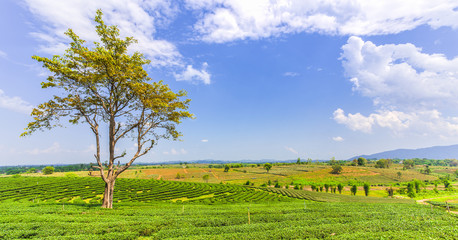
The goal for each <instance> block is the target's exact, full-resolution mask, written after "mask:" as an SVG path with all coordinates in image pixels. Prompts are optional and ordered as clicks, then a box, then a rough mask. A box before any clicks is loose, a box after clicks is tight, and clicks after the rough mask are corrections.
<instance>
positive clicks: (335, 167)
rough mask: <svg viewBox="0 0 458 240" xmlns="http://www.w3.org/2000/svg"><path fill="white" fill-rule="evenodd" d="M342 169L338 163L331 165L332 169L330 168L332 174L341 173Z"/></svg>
mask: <svg viewBox="0 0 458 240" xmlns="http://www.w3.org/2000/svg"><path fill="white" fill-rule="evenodd" d="M342 171H343V168H342V166H340V165H338V164H335V165H332V170H331V173H332V174H340V173H342Z"/></svg>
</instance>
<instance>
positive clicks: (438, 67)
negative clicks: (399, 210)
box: [0, 0, 458, 166]
mask: <svg viewBox="0 0 458 240" xmlns="http://www.w3.org/2000/svg"><path fill="white" fill-rule="evenodd" d="M97 9H101V10H102V11H103V13H104V21H105V22H106V23H107V24H109V25H117V26H118V27H119V29H120V33H121V36H123V37H126V36H133V37H134V38H136V39H137V40H138V43H137V44H135V45H132V46H131V48H130V49H129V50H130V51H131V52H134V51H139V52H141V53H143V54H144V55H145V57H146V58H148V59H150V60H151V64H149V65H148V66H144V67H145V69H146V70H147V72H148V74H149V76H150V77H151V78H153V79H154V80H155V81H158V80H163V81H164V82H165V83H166V84H168V85H169V86H170V87H171V88H172V89H173V90H174V91H178V90H180V89H183V90H186V91H187V92H188V98H190V99H191V100H192V101H191V103H190V108H189V111H190V112H191V113H193V114H194V115H195V116H196V118H195V119H189V120H185V121H183V123H182V124H180V125H179V127H178V128H179V130H180V131H181V133H182V134H183V137H181V139H180V141H168V140H162V141H160V142H159V143H158V144H157V145H156V146H155V147H154V148H153V149H152V151H151V152H150V153H149V154H148V155H145V156H143V157H141V158H140V159H138V160H137V162H143V163H156V162H166V161H193V160H202V159H216V160H230V161H240V160H260V159H275V160H289V159H297V158H299V157H300V158H302V159H307V158H311V159H320V160H326V159H330V158H332V157H335V158H336V159H348V158H351V157H353V156H356V155H360V154H372V153H376V152H381V151H387V150H392V149H398V148H421V147H429V146H438V145H452V144H457V143H458V47H457V42H458V2H457V1H456V0H437V1H429V0H424V1H421V0H405V1H395V0H386V1H376V0H351V1H350V0H348V1H345V0H342V1H331V0H329V1H326V0H322V1H317V0H316V1H315V0H311V1H302V0H278V1H273V0H272V1H268V0H252V1H244V0H181V1H167V0H154V1H141V0H129V1H127V0H125V1H124V0H123V1H120V0H106V1H92V0H66V1H60V0H3V1H0V35H1V37H0V123H1V124H0V133H1V134H0V166H2V165H26V164H30V165H41V164H58V163H61V164H70V163H89V162H95V159H94V157H93V154H94V153H95V138H94V136H93V134H92V132H91V130H90V129H89V127H88V126H87V125H84V124H80V125H77V126H75V125H69V124H64V125H65V127H63V128H54V129H52V130H49V131H43V132H36V133H34V134H32V135H31V136H27V137H19V135H20V134H21V133H22V132H23V131H24V128H25V127H26V126H27V123H28V122H30V121H31V120H32V118H31V117H30V113H31V110H32V109H33V107H34V106H37V105H38V104H40V103H42V102H45V101H47V100H48V99H50V98H51V97H52V96H53V95H54V94H56V92H52V90H48V89H42V88H41V85H40V83H41V82H43V81H44V80H45V79H46V77H47V76H48V75H50V74H51V73H50V72H48V71H47V70H45V69H44V68H42V66H41V65H40V64H39V63H38V62H36V61H35V60H33V59H32V58H31V57H32V56H33V55H38V56H43V57H51V56H53V55H61V54H63V53H64V51H65V49H66V48H67V47H68V43H69V39H68V38H67V37H66V36H65V35H64V32H65V31H66V30H67V29H69V28H71V29H73V31H74V32H75V33H76V34H77V35H79V36H80V37H81V38H82V39H85V40H87V41H88V42H89V43H91V42H94V41H98V38H97V35H96V33H95V28H94V26H95V23H94V20H93V19H94V16H95V13H96V10H97ZM62 122H65V120H63V121H62ZM104 133H105V135H104V138H102V143H103V144H104V146H106V145H107V143H108V140H107V137H106V136H107V131H105V132H104ZM133 148H134V143H133V142H132V141H131V140H130V139H125V141H124V142H122V143H121V144H120V145H119V146H118V148H117V151H119V152H122V151H123V150H126V151H127V153H128V154H127V157H128V156H130V155H129V154H132V152H133ZM106 152H107V151H106V147H104V148H103V155H102V157H104V158H106V157H107V154H106ZM127 157H126V158H125V159H124V160H123V161H124V162H125V161H127V160H129V159H128V158H127Z"/></svg>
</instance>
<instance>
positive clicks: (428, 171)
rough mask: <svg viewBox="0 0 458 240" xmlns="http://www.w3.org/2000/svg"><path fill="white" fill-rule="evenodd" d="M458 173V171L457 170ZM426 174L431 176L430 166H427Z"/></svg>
mask: <svg viewBox="0 0 458 240" xmlns="http://www.w3.org/2000/svg"><path fill="white" fill-rule="evenodd" d="M457 171H458V170H457ZM423 173H424V174H426V175H429V174H431V168H429V166H428V165H426V166H425V170H424V171H423Z"/></svg>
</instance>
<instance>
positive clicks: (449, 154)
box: [349, 145, 458, 160]
mask: <svg viewBox="0 0 458 240" xmlns="http://www.w3.org/2000/svg"><path fill="white" fill-rule="evenodd" d="M359 157H363V158H366V159H382V158H391V159H394V158H399V159H408V158H428V159H458V145H451V146H435V147H427V148H418V149H396V150H391V151H386V152H380V153H375V154H371V155H361V156H356V157H352V158H350V159H349V160H351V159H355V158H359Z"/></svg>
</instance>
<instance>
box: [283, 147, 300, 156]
mask: <svg viewBox="0 0 458 240" xmlns="http://www.w3.org/2000/svg"><path fill="white" fill-rule="evenodd" d="M285 149H286V150H288V151H290V152H292V153H294V154H296V155H297V154H299V153H298V152H297V151H296V150H294V148H292V147H285Z"/></svg>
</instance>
